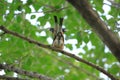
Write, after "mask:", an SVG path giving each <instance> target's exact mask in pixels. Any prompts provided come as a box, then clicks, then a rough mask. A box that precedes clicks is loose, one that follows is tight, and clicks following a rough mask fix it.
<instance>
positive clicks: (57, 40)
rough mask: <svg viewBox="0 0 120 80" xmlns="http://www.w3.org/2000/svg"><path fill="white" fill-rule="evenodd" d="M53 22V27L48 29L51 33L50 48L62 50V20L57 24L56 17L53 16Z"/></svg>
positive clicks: (63, 30)
mask: <svg viewBox="0 0 120 80" xmlns="http://www.w3.org/2000/svg"><path fill="white" fill-rule="evenodd" d="M54 21H55V27H54V28H50V31H51V32H52V33H53V43H52V46H53V47H55V48H58V49H63V48H64V36H63V33H64V32H65V29H63V28H62V24H63V18H60V19H59V24H58V19H57V16H54Z"/></svg>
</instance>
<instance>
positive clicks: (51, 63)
mask: <svg viewBox="0 0 120 80" xmlns="http://www.w3.org/2000/svg"><path fill="white" fill-rule="evenodd" d="M8 1H9V0H1V1H0V11H1V12H0V25H4V26H6V27H7V28H8V29H9V30H12V31H15V32H17V33H19V34H22V35H24V36H26V37H30V38H31V39H34V40H36V41H39V42H42V43H44V44H50V43H51V42H52V41H51V40H50V39H51V38H52V34H51V33H50V32H49V30H48V29H47V28H48V27H49V25H50V27H53V26H54V20H53V16H54V15H57V16H58V17H64V18H65V19H64V27H65V28H66V29H67V32H66V33H65V42H66V44H65V50H69V51H71V52H74V54H76V55H78V56H80V57H82V58H83V59H85V60H87V61H89V62H92V63H94V64H96V65H99V66H101V67H103V68H104V69H105V70H107V71H108V72H110V73H111V74H113V75H114V76H116V77H119V78H120V69H119V68H120V67H119V66H120V65H119V64H118V62H117V60H116V59H115V57H114V56H113V55H112V54H111V52H110V51H109V50H108V48H107V47H106V46H105V45H104V44H103V43H102V41H101V40H100V38H99V37H98V36H97V35H96V34H95V33H94V31H93V30H92V29H91V28H90V26H89V25H88V24H87V23H86V21H85V20H84V19H83V18H82V16H81V15H80V14H79V13H78V12H77V11H76V10H75V9H74V8H73V6H71V5H70V4H69V3H68V2H66V1H65V0H27V1H26V2H25V3H24V1H22V0H13V1H12V2H8ZM90 3H91V5H92V7H93V8H94V9H95V10H96V11H97V12H98V13H99V15H100V17H101V18H102V19H103V21H104V22H105V23H107V25H109V26H110V28H111V29H112V30H113V31H115V32H116V34H118V32H119V30H118V24H117V23H118V22H119V21H120V20H119V15H120V13H119V12H120V9H116V8H115V7H113V6H109V7H110V10H109V12H108V13H107V14H105V13H104V12H105V10H104V9H103V6H104V5H105V4H104V1H103V0H99V1H98V0H91V2H90ZM32 8H33V9H32ZM61 8H63V9H61ZM27 15H28V16H27ZM106 15H109V16H111V17H110V18H108V17H107V16H106ZM28 18H29V19H28ZM34 21H36V23H33V22H34ZM48 24H49V25H48ZM0 33H1V34H2V31H0ZM43 33H45V34H44V35H43ZM70 40H76V43H71V42H69V41H70ZM0 61H1V63H9V64H14V65H16V66H18V67H20V68H22V69H25V70H28V71H34V72H38V73H41V74H44V75H47V76H49V77H52V78H54V79H56V80H63V79H64V80H86V79H88V80H96V79H98V78H100V74H101V73H100V72H99V71H97V70H96V69H94V68H92V67H90V66H88V65H86V64H83V63H79V62H77V61H76V60H74V59H71V58H70V57H67V56H64V55H62V54H61V53H56V52H53V51H51V50H47V49H44V48H41V47H38V46H36V45H34V44H30V43H28V42H26V41H24V40H22V39H20V38H16V37H15V36H12V35H9V34H4V35H1V36H0ZM93 72H94V73H93ZM6 75H11V76H13V73H11V72H9V71H6ZM18 76H19V77H24V76H21V75H19V74H18ZM93 76H95V77H93Z"/></svg>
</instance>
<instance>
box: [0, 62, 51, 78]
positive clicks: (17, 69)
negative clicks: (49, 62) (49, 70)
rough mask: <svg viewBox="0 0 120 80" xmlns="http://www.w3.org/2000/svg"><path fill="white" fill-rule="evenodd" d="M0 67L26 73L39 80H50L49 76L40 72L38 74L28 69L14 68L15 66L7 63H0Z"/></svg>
mask: <svg viewBox="0 0 120 80" xmlns="http://www.w3.org/2000/svg"><path fill="white" fill-rule="evenodd" d="M0 69H6V70H10V71H14V72H16V73H18V74H22V75H27V76H29V77H33V78H38V79H40V80H51V79H50V78H48V77H47V76H44V75H42V74H38V73H36V72H28V71H25V70H22V69H19V68H16V67H14V66H12V65H8V64H0Z"/></svg>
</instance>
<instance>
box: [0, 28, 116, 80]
mask: <svg viewBox="0 0 120 80" xmlns="http://www.w3.org/2000/svg"><path fill="white" fill-rule="evenodd" d="M0 29H1V30H3V31H4V32H5V33H8V34H11V35H13V36H16V37H19V38H21V39H23V40H26V41H27V42H30V43H33V44H36V45H38V46H40V47H43V48H47V49H51V50H53V51H57V52H61V53H62V54H64V55H67V56H69V57H71V58H74V59H75V60H77V61H79V62H83V63H85V64H87V65H89V66H91V67H93V68H95V69H97V70H99V71H101V72H103V73H104V74H106V75H107V76H108V77H109V78H111V79H112V80H117V79H116V78H115V77H114V76H113V75H112V74H110V73H108V72H107V71H105V70H104V69H103V68H102V67H100V66H97V65H95V64H93V63H91V62H88V61H86V60H84V59H82V58H80V57H78V56H76V55H75V54H73V53H70V52H67V51H64V50H61V49H57V48H53V47H52V46H50V45H45V44H42V43H39V42H37V41H35V40H32V39H30V38H27V37H24V36H23V35H20V34H18V33H16V32H13V31H10V30H8V29H6V28H5V27H4V26H0Z"/></svg>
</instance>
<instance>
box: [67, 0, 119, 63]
mask: <svg viewBox="0 0 120 80" xmlns="http://www.w3.org/2000/svg"><path fill="white" fill-rule="evenodd" d="M67 1H68V2H69V3H71V4H72V5H73V6H74V7H75V8H76V9H77V11H78V12H79V13H80V14H81V15H82V17H83V18H84V19H85V20H86V21H87V23H88V24H89V25H90V26H91V28H93V30H94V31H95V32H96V33H97V34H98V36H99V37H100V39H101V40H102V41H103V42H104V43H105V44H106V45H107V46H108V48H109V49H110V50H111V52H112V54H113V55H114V56H115V57H116V58H117V60H118V61H119V62H120V40H119V38H118V36H116V35H115V34H114V33H113V32H112V31H111V30H110V29H108V27H107V25H106V24H105V23H104V22H103V21H102V20H101V19H100V17H99V15H98V14H97V12H96V11H95V10H93V9H92V6H91V5H90V4H89V2H88V1H87V0H67Z"/></svg>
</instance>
